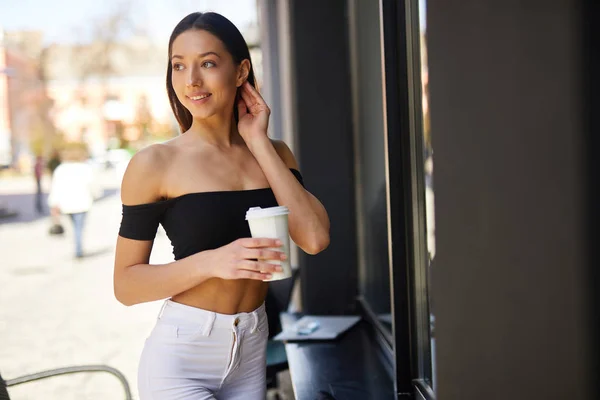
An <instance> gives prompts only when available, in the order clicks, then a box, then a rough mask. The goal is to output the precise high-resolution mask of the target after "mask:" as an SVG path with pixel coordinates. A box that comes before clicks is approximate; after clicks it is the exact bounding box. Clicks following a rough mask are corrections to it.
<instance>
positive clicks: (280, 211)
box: [246, 206, 290, 220]
mask: <svg viewBox="0 0 600 400" xmlns="http://www.w3.org/2000/svg"><path fill="white" fill-rule="evenodd" d="M289 213H290V210H289V209H288V208H287V207H286V206H279V207H269V208H261V207H251V208H250V209H249V210H248V211H246V220H249V219H257V218H268V217H277V216H279V215H288V214H289Z"/></svg>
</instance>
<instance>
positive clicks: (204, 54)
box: [171, 51, 221, 60]
mask: <svg viewBox="0 0 600 400" xmlns="http://www.w3.org/2000/svg"><path fill="white" fill-rule="evenodd" d="M209 55H214V56H217V57H218V58H221V56H220V55H218V54H217V53H215V52H214V51H207V52H206V53H200V54H198V57H199V58H204V57H206V56H209ZM174 58H178V59H180V60H183V58H184V57H183V56H180V55H179V54H175V55H173V56H172V57H171V60H173V59H174Z"/></svg>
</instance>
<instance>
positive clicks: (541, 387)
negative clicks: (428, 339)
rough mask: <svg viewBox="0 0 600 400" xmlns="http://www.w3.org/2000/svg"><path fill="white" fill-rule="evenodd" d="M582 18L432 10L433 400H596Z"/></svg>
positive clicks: (477, 5) (554, 6)
mask: <svg viewBox="0 0 600 400" xmlns="http://www.w3.org/2000/svg"><path fill="white" fill-rule="evenodd" d="M580 6H581V4H579V3H578V2H577V1H567V0H560V1H559V0H557V1H528V2H523V1H518V0H497V1H493V0H486V1H483V0H477V1H474V0H473V1H447V0H429V1H428V4H427V8H428V15H427V18H428V21H427V27H428V39H429V66H430V93H431V117H432V120H431V127H432V134H433V148H434V149H435V156H434V161H435V172H434V176H435V195H436V218H437V222H436V233H437V244H438V248H437V256H436V260H435V265H434V266H433V275H432V279H433V290H432V297H433V308H434V312H435V314H436V317H437V319H436V337H437V371H438V398H439V399H440V400H447V399H460V400H467V399H486V400H494V399H561V400H562V399H585V398H591V393H590V392H589V391H588V386H587V384H588V383H589V379H588V378H589V377H588V375H587V372H588V371H589V370H588V361H589V358H590V357H591V354H590V353H589V350H590V333H589V330H588V328H589V325H587V324H588V323H589V322H590V321H589V314H588V312H589V309H588V308H586V307H587V300H588V299H587V296H588V294H589V286H587V283H588V282H589V281H588V280H587V278H588V276H589V275H588V274H589V269H588V267H589V257H588V254H589V253H588V251H589V247H588V241H587V237H586V222H587V221H586V218H587V217H588V214H587V213H586V209H585V205H586V200H587V198H586V196H587V186H588V184H589V182H588V180H587V179H588V176H589V174H587V172H588V171H586V168H585V167H586V165H587V164H586V159H585V156H586V145H587V141H588V140H589V136H588V135H587V132H586V129H587V128H588V125H587V124H585V123H584V122H585V121H584V111H585V107H584V103H583V102H584V100H583V99H584V98H583V93H582V75H583V74H582V72H583V65H582V61H581V60H582V52H581V47H582V43H583V40H582V37H581V32H580V29H581V26H582V20H581V17H580V15H581V14H580V12H581V7H580Z"/></svg>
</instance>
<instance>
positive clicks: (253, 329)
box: [250, 311, 258, 333]
mask: <svg viewBox="0 0 600 400" xmlns="http://www.w3.org/2000/svg"><path fill="white" fill-rule="evenodd" d="M252 317H254V324H253V325H252V330H251V331H250V333H254V332H256V330H257V329H258V315H257V313H256V311H254V312H253V313H252Z"/></svg>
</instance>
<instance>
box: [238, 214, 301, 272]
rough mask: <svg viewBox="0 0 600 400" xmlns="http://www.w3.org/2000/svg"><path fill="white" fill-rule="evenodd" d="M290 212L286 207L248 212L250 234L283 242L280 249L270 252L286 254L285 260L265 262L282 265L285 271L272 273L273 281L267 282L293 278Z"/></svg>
mask: <svg viewBox="0 0 600 400" xmlns="http://www.w3.org/2000/svg"><path fill="white" fill-rule="evenodd" d="M289 213H290V211H289V210H288V208H287V207H285V206H279V207H269V208H261V207H252V208H250V209H249V210H248V211H247V212H246V220H247V221H248V225H249V226H250V233H251V234H252V237H255V238H269V239H279V240H281V243H282V246H281V247H280V248H272V249H270V250H275V251H280V252H282V253H285V255H286V256H287V258H286V259H285V260H283V261H282V260H265V261H266V262H268V263H271V264H277V265H281V268H283V271H281V272H272V273H271V274H272V277H271V279H268V280H265V282H267V281H278V280H281V279H286V278H290V277H291V276H292V266H291V264H290V234H289V231H288V214H289Z"/></svg>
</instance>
